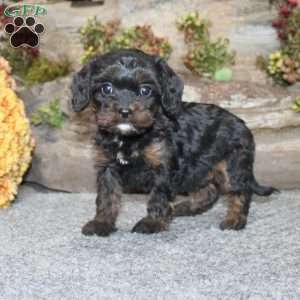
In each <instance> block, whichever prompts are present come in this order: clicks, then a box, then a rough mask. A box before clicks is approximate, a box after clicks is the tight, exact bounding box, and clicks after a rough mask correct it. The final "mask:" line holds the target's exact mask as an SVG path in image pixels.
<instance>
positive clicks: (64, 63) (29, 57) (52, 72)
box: [0, 44, 72, 85]
mask: <svg viewBox="0 0 300 300" xmlns="http://www.w3.org/2000/svg"><path fill="white" fill-rule="evenodd" d="M0 55H2V56H3V57H4V58H5V59H7V60H8V61H9V63H10V64H11V67H12V71H13V73H14V74H16V75H18V76H19V77H20V78H22V79H23V80H24V82H25V84H28V85H33V84H35V83H42V82H46V81H51V80H54V79H56V78H59V77H62V76H66V75H67V74H69V73H70V72H71V70H72V66H71V63H70V62H69V61H68V60H61V61H59V62H54V61H50V60H49V59H47V58H45V57H41V55H40V51H39V49H38V48H29V47H20V48H17V49H15V48H12V47H11V46H10V45H8V44H5V45H4V46H2V47H1V48H0Z"/></svg>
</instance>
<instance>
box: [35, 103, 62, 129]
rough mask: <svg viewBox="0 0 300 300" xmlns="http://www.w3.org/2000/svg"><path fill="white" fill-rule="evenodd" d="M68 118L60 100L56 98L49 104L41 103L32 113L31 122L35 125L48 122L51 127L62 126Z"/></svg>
mask: <svg viewBox="0 0 300 300" xmlns="http://www.w3.org/2000/svg"><path fill="white" fill-rule="evenodd" d="M65 120H66V115H65V114H64V113H63V112H62V111H61V108H60V100H59V99H57V98H56V99H54V100H52V101H50V102H49V103H48V104H44V105H41V106H40V107H39V108H38V109H37V111H36V112H34V113H33V114H32V115H31V123H32V124H33V125H35V126H38V125H42V124H46V125H49V126H50V127H54V128H61V127H62V126H63V124H64V122H65Z"/></svg>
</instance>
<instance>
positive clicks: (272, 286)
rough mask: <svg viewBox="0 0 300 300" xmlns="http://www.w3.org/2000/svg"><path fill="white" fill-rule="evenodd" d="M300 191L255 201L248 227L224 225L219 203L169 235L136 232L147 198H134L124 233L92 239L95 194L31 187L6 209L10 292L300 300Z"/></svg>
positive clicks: (4, 295) (3, 265) (3, 249)
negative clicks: (87, 229)
mask: <svg viewBox="0 0 300 300" xmlns="http://www.w3.org/2000/svg"><path fill="white" fill-rule="evenodd" d="M299 195H300V192H295V191H294V192H284V193H282V194H280V195H276V196H273V197H272V198H271V199H272V201H270V202H269V201H268V202H262V201H260V202H256V203H253V206H252V210H251V213H250V216H249V224H248V227H247V228H246V230H244V231H242V232H221V231H220V230H219V229H218V223H219V222H220V220H221V218H222V216H223V215H224V207H223V205H222V204H221V203H219V204H218V205H217V206H216V207H215V208H214V209H213V210H211V211H210V212H208V213H206V214H204V215H202V216H197V217H185V218H178V219H176V220H175V221H174V222H173V224H172V226H171V228H170V231H169V232H165V233H161V234H157V235H151V236H146V235H139V234H131V233H130V232H129V231H130V229H131V228H132V226H133V225H134V224H135V222H136V221H137V220H138V219H139V218H140V217H142V216H143V214H144V211H145V204H144V202H143V201H142V200H143V199H140V200H139V199H138V197H132V198H134V200H132V201H131V202H129V201H128V199H129V197H128V196H126V197H125V201H124V206H123V210H122V213H121V216H120V219H119V224H118V227H119V231H118V232H116V233H115V234H113V235H112V236H111V237H109V238H99V237H90V238H88V237H84V236H82V235H81V233H80V226H81V225H82V224H83V223H84V222H85V221H86V220H88V219H89V217H91V216H92V214H93V211H94V195H91V194H58V193H50V194H42V193H37V192H33V191H32V190H31V189H28V188H26V189H23V191H21V193H20V196H19V201H17V202H16V203H15V205H14V206H13V207H12V208H11V209H8V210H3V211H0V237H1V245H0V299H1V300H11V299H12V300H23V299H24V300H36V299H47V300H52V299H55V300H56V299H72V300H74V299H80V300H86V299H100V300H102V299H122V300H123V299H124V300H126V299H130V300H132V299H138V300H140V299H141V300H142V299H147V300H151V299H188V300H189V299H197V300H198V299H200V300H201V299H209V300H211V299H222V300H223V299H230V300H240V299H241V300H244V299H263V300H267V299H280V300H281V299H287V300H290V299H295V300H296V299H297V300H299V299H300V197H299Z"/></svg>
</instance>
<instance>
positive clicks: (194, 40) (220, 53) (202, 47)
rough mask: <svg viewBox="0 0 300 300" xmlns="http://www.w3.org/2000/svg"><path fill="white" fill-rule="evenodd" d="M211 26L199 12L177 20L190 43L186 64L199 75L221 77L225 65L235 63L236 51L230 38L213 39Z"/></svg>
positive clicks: (179, 27) (185, 59)
mask: <svg viewBox="0 0 300 300" xmlns="http://www.w3.org/2000/svg"><path fill="white" fill-rule="evenodd" d="M210 26H211V23H210V22H209V21H208V20H206V19H202V18H201V17H200V15H199V13H198V12H191V13H189V14H187V15H185V16H183V17H181V18H180V19H179V20H178V21H177V28H178V29H179V30H180V31H183V33H184V39H185V42H186V43H187V44H188V53H187V54H186V56H185V57H184V60H183V61H184V64H185V66H186V67H187V68H188V69H190V70H191V71H192V72H194V73H196V74H197V75H200V76H204V77H209V78H211V77H214V78H221V77H222V76H221V77H220V76H219V74H220V73H218V71H219V70H221V69H223V68H224V67H227V68H226V69H228V67H229V66H231V65H233V64H234V61H235V52H234V51H232V50H230V49H229V40H228V39H223V38H218V39H217V40H216V41H212V40H211V38H210V34H209V28H210ZM216 73H218V75H216ZM227 73H228V72H227ZM228 74H229V73H228ZM229 77H230V78H231V77H232V76H228V78H229Z"/></svg>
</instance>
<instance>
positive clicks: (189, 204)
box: [171, 184, 219, 217]
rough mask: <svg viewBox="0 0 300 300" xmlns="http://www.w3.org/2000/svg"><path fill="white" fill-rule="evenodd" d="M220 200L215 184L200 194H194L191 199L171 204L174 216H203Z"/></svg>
mask: <svg viewBox="0 0 300 300" xmlns="http://www.w3.org/2000/svg"><path fill="white" fill-rule="evenodd" d="M218 198H219V193H218V191H217V188H216V187H215V185H214V184H209V185H208V186H206V187H205V188H202V189H201V190H200V191H199V192H197V193H192V194H191V195H190V196H189V197H184V198H181V199H179V200H177V201H176V200H175V201H174V202H173V203H172V204H171V206H172V209H173V215H174V216H175V217H179V216H194V215H198V214H202V213H204V212H205V211H207V210H208V209H210V208H211V207H212V206H213V205H214V204H215V203H216V202H217V200H218Z"/></svg>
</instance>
